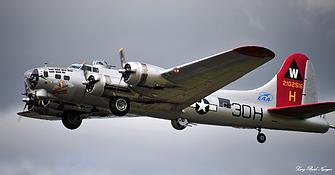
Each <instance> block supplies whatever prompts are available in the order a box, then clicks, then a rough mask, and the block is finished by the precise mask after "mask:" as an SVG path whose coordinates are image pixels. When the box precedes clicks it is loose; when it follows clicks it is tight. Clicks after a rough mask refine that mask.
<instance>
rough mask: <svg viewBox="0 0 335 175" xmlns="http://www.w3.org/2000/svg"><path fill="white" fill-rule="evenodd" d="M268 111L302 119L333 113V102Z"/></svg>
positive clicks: (276, 108) (270, 109)
mask: <svg viewBox="0 0 335 175" xmlns="http://www.w3.org/2000/svg"><path fill="white" fill-rule="evenodd" d="M268 111H269V112H270V113H274V114H280V115H283V116H288V117H295V118H301V119H304V118H311V117H315V116H318V115H322V114H326V113H328V112H332V111H335V102H321V103H312V104H303V105H294V106H287V107H285V106H284V107H275V108H269V109H268Z"/></svg>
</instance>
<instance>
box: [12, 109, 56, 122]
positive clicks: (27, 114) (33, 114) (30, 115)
mask: <svg viewBox="0 0 335 175" xmlns="http://www.w3.org/2000/svg"><path fill="white" fill-rule="evenodd" d="M17 115H20V116H23V117H28V118H35V119H43V120H60V118H59V117H56V116H49V115H41V114H38V113H37V112H32V111H24V112H18V113H17Z"/></svg>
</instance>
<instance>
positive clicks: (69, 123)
mask: <svg viewBox="0 0 335 175" xmlns="http://www.w3.org/2000/svg"><path fill="white" fill-rule="evenodd" d="M82 121H83V119H82V118H81V117H80V115H79V114H78V113H76V112H72V111H64V113H63V115H62V122H63V125H64V126H65V127H66V128H67V129H71V130H74V129H77V128H79V126H80V125H81V123H82Z"/></svg>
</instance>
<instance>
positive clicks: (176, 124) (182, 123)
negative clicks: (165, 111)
mask: <svg viewBox="0 0 335 175" xmlns="http://www.w3.org/2000/svg"><path fill="white" fill-rule="evenodd" d="M188 124H189V122H188V121H187V119H183V118H177V119H174V120H171V125H172V127H173V128H174V129H176V130H183V129H185V128H186V126H188Z"/></svg>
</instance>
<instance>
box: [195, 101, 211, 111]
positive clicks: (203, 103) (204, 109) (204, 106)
mask: <svg viewBox="0 0 335 175" xmlns="http://www.w3.org/2000/svg"><path fill="white" fill-rule="evenodd" d="M196 104H197V105H198V106H199V108H198V110H197V112H200V111H202V112H204V113H206V112H208V111H207V110H206V108H207V107H208V106H209V104H206V103H205V102H204V100H203V99H201V101H200V103H199V102H197V103H196Z"/></svg>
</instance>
